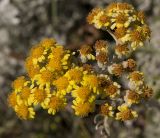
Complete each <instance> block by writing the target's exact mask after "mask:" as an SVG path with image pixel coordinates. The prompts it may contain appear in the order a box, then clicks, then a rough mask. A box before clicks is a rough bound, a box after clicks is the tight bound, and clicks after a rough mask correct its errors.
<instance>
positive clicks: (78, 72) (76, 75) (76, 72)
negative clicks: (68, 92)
mask: <svg viewBox="0 0 160 138" xmlns="http://www.w3.org/2000/svg"><path fill="white" fill-rule="evenodd" d="M65 77H67V78H68V80H69V83H70V84H71V85H73V86H75V84H78V83H80V82H81V81H82V77H83V68H79V67H75V68H73V69H70V70H68V71H67V72H66V74H65Z"/></svg>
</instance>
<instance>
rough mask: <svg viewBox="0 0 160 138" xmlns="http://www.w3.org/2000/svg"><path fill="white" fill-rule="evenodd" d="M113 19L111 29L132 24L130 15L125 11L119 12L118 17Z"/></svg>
mask: <svg viewBox="0 0 160 138" xmlns="http://www.w3.org/2000/svg"><path fill="white" fill-rule="evenodd" d="M111 21H112V22H113V24H112V26H111V29H112V30H113V29H115V27H116V28H121V27H128V26H129V25H130V22H131V20H129V16H127V15H126V14H125V13H118V14H117V15H116V17H115V18H114V17H113V18H112V19H111Z"/></svg>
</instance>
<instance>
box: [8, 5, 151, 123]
mask: <svg viewBox="0 0 160 138" xmlns="http://www.w3.org/2000/svg"><path fill="white" fill-rule="evenodd" d="M88 22H89V23H90V24H94V25H95V26H96V27H97V28H105V29H108V30H111V31H112V36H113V37H114V38H116V39H115V41H117V40H118V44H117V45H116V46H115V48H113V49H112V51H110V50H111V48H110V45H109V43H108V42H107V41H104V40H97V41H96V42H95V45H94V46H89V45H82V47H81V48H80V49H79V50H77V51H74V52H73V53H72V52H71V51H70V50H66V49H65V48H64V47H63V46H61V45H60V44H58V43H57V42H56V41H55V40H54V39H49V38H47V39H44V40H42V41H41V42H40V43H38V44H37V45H35V46H34V47H33V48H32V49H31V51H30V54H29V57H28V58H27V59H26V62H25V68H26V71H27V75H26V77H24V76H21V77H18V78H17V79H16V80H15V81H14V82H13V84H12V88H13V90H12V93H10V94H9V96H8V103H9V106H10V107H12V108H13V109H14V111H15V112H16V114H17V115H18V116H19V117H20V118H21V119H32V118H34V117H35V112H36V109H38V108H37V107H39V108H40V107H41V108H43V109H44V110H47V111H48V113H49V114H52V115H54V114H55V113H56V112H59V111H61V110H63V109H64V108H65V107H66V106H67V104H68V105H70V104H72V105H71V108H72V109H73V111H74V113H75V115H77V116H81V117H84V116H87V115H89V114H90V113H93V112H95V113H97V112H98V113H99V114H102V115H104V116H108V117H112V118H114V119H117V120H122V121H125V120H130V119H133V118H135V117H137V116H138V114H137V112H136V111H134V110H133V109H132V107H133V105H135V104H138V103H140V102H141V101H142V99H148V98H150V97H151V96H152V89H151V88H149V87H148V86H147V85H146V84H145V82H144V76H143V73H142V72H140V71H138V70H136V61H135V60H134V59H131V58H129V57H127V58H125V60H124V58H121V57H123V56H125V55H127V54H128V52H130V48H129V47H128V44H129V43H130V45H131V47H132V48H133V49H134V48H135V47H138V46H139V44H140V43H141V42H143V41H144V40H146V38H148V37H149V28H148V26H146V23H145V19H144V15H143V13H142V12H137V11H135V10H134V8H133V7H132V6H131V5H129V4H126V3H113V4H111V5H109V6H108V7H107V8H105V9H100V8H96V9H93V11H92V12H91V13H90V14H89V16H88ZM137 31H138V33H137ZM142 32H143V33H142ZM134 33H135V34H134ZM136 33H137V34H136ZM141 33H142V34H141ZM134 35H135V36H134ZM141 35H143V38H142V39H141V37H142V36H141ZM144 37H145V38H144ZM124 38H125V39H124ZM137 39H138V40H137ZM139 39H140V40H139ZM123 40H125V43H121V42H124V41H123ZM126 40H127V41H126ZM126 42H127V43H126ZM133 45H134V46H133ZM135 45H136V46H135ZM76 52H79V58H77V57H75V56H74V55H75V53H76ZM76 55H77V54H76ZM126 76H127V77H126ZM124 81H125V83H124ZM127 82H128V85H126V84H127ZM98 107H99V109H100V110H99V109H97V108H98Z"/></svg>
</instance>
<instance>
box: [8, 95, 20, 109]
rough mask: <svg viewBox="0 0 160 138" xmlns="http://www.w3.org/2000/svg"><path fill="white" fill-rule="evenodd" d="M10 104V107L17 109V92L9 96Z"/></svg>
mask: <svg viewBox="0 0 160 138" xmlns="http://www.w3.org/2000/svg"><path fill="white" fill-rule="evenodd" d="M8 104H9V106H10V107H12V108H15V106H16V105H17V104H18V103H17V94H16V93H15V92H12V93H10V94H9V95H8Z"/></svg>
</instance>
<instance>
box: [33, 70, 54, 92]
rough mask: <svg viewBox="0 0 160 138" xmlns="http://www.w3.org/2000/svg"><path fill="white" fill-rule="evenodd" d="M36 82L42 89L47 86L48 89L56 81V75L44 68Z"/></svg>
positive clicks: (36, 77) (37, 76)
mask: <svg viewBox="0 0 160 138" xmlns="http://www.w3.org/2000/svg"><path fill="white" fill-rule="evenodd" d="M35 80H36V81H37V84H38V85H39V86H40V87H43V86H46V88H47V89H48V88H50V85H51V84H52V82H53V80H54V73H53V72H51V71H49V70H48V69H46V68H42V69H41V70H40V74H37V75H36V76H35Z"/></svg>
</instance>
